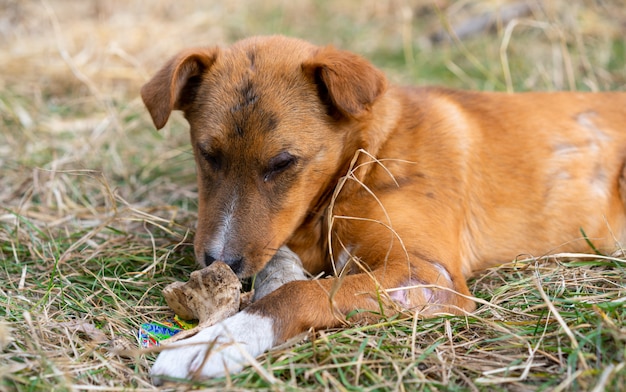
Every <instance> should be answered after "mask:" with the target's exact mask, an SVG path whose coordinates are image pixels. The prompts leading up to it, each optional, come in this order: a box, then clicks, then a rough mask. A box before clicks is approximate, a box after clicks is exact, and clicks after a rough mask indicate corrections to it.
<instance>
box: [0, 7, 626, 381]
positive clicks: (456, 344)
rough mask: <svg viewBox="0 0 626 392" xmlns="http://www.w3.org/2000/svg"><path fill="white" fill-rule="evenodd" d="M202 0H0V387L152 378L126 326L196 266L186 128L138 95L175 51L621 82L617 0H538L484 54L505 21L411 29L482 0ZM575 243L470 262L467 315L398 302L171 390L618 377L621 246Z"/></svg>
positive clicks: (482, 81)
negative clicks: (332, 57) (313, 48)
mask: <svg viewBox="0 0 626 392" xmlns="http://www.w3.org/2000/svg"><path fill="white" fill-rule="evenodd" d="M214 3H216V2H198V3H197V4H196V3H192V2H189V3H186V2H176V3H173V2H172V3H170V2H168V1H165V0H159V1H154V2H151V7H150V8H146V7H145V4H144V3H143V2H140V1H138V0H137V1H127V2H111V3H110V5H104V3H97V4H98V5H95V4H96V3H92V2H43V3H41V2H36V1H24V2H9V3H7V4H6V7H5V8H6V9H5V11H6V12H3V13H2V15H0V22H2V23H0V26H5V25H6V26H10V28H8V29H5V30H1V29H0V36H1V38H0V64H2V68H3V72H2V75H1V76H0V391H4V390H6V391H14V390H15V391H51V390H55V391H66V390H67V391H69V390H94V389H95V390H133V389H136V390H153V389H156V388H154V387H152V386H151V384H150V382H149V379H148V377H147V374H148V371H149V368H150V365H151V363H152V361H153V360H154V353H149V352H145V351H142V350H140V349H139V347H138V344H137V339H136V338H135V334H136V332H137V328H138V327H139V325H140V324H141V323H143V322H146V321H154V320H162V319H163V318H165V317H167V316H169V315H171V313H170V311H169V310H168V309H167V307H166V306H165V302H164V299H163V297H162V295H161V289H162V288H163V287H165V285H167V284H168V283H170V282H172V281H175V280H185V279H187V277H188V275H189V273H190V272H191V271H192V270H193V269H194V263H193V250H192V246H191V241H192V238H193V227H194V224H195V213H196V209H197V206H196V190H195V184H194V182H195V174H194V167H193V158H192V156H191V153H190V147H189V146H188V134H187V129H186V125H185V122H184V120H182V118H181V116H180V115H174V116H173V118H172V119H171V120H170V123H169V124H168V125H167V126H166V127H165V129H163V130H161V131H159V132H156V131H155V130H154V129H153V127H152V125H151V123H150V120H149V118H148V116H147V114H146V112H145V109H144V108H143V105H142V103H141V101H140V100H139V98H138V89H139V87H140V86H141V84H142V83H144V82H145V81H146V78H147V77H148V75H150V74H151V73H152V72H154V70H155V69H156V68H157V67H158V66H160V65H161V64H162V62H163V61H164V58H166V57H168V56H170V55H172V54H173V53H174V52H175V51H177V50H178V49H180V48H182V47H184V46H192V45H198V44H218V43H219V44H224V45H225V44H228V43H230V42H232V41H233V40H236V39H238V38H242V37H245V36H248V35H252V34H258V33H264V34H266V33H286V34H290V35H295V36H299V37H302V38H305V39H308V40H310V41H313V42H316V43H318V44H327V43H331V44H334V45H336V46H339V47H342V48H345V49H349V50H353V51H356V52H359V53H361V54H363V55H364V56H366V57H368V58H369V59H371V60H372V61H373V62H374V63H375V64H376V65H377V66H379V67H381V68H382V69H383V70H384V71H385V72H386V73H387V74H388V76H389V78H390V79H391V80H392V81H393V82H397V83H411V84H443V85H446V86H450V87H461V88H476V89H485V90H506V89H507V87H508V88H512V89H513V90H516V91H520V90H556V89H564V90H567V89H570V88H573V87H576V88H577V89H581V90H623V89H624V86H625V85H626V60H625V53H626V52H625V47H626V44H625V42H626V41H624V38H623V28H622V27H620V26H623V23H625V21H626V13H625V12H624V7H623V6H622V4H621V2H620V1H618V0H614V1H604V2H580V3H579V2H566V1H564V0H559V1H554V2H550V4H551V7H552V8H550V9H538V10H535V11H534V12H533V14H531V15H529V16H528V17H527V18H526V19H524V20H525V22H524V23H521V24H520V25H519V26H518V27H516V28H515V29H514V30H513V34H512V35H511V39H510V42H509V45H508V47H507V48H506V51H504V52H503V44H502V43H503V39H504V36H505V26H502V27H501V28H497V29H496V30H495V31H491V32H481V33H479V34H476V35H474V36H471V37H466V38H463V39H461V40H457V41H452V42H446V43H441V44H433V43H431V42H430V41H429V40H428V37H429V36H430V35H431V34H433V33H434V32H436V31H438V30H440V29H441V28H442V26H443V25H444V22H445V23H447V22H450V24H452V25H455V24H457V23H459V21H460V20H463V19H464V18H471V17H473V16H476V15H479V14H480V13H482V12H484V11H489V10H493V9H494V8H493V7H494V4H495V3H496V2H495V1H491V0H489V1H483V2H479V1H468V2H445V1H443V2H436V3H438V4H441V5H443V6H444V7H443V8H442V9H439V10H438V9H436V8H434V6H433V3H434V2H416V3H415V4H418V5H416V6H414V7H413V8H410V9H407V8H403V7H406V6H405V4H404V3H397V2H381V1H343V2H332V1H314V0H310V1H303V2H280V1H278V0H271V1H267V2H263V3H261V2H250V1H243V0H236V1H232V2H227V3H228V4H226V3H224V4H214ZM107 4H109V3H107ZM446 4H447V5H448V7H447V8H446V7H445V5H446ZM460 4H465V6H464V7H460V6H459V5H460ZM407 11H410V12H409V14H410V13H412V15H413V17H412V18H406V17H405V16H403V15H407ZM55 24H56V25H57V26H58V29H56V30H55V29H54V28H53V26H54V25H55ZM62 52H66V53H67V54H68V56H66V57H65V59H64V58H63V57H62V56H61V53H62ZM503 53H504V54H506V57H505V58H504V57H503ZM504 59H506V61H507V62H508V68H507V67H505V64H507V63H506V62H505V61H504ZM507 75H510V77H511V79H510V81H509V82H507ZM507 84H508V86H507ZM589 253H590V255H589V256H588V257H586V258H580V257H556V258H551V259H537V260H524V261H519V262H517V263H512V264H508V265H505V266H502V267H499V268H495V269H493V270H489V271H487V272H486V273H484V274H482V275H480V276H478V277H476V278H475V279H474V280H473V281H472V282H471V290H472V291H473V295H475V296H476V297H477V298H478V299H479V301H480V304H479V309H478V310H477V311H476V312H475V313H474V314H472V315H468V316H467V317H442V318H435V319H430V320H423V319H415V318H412V317H409V316H410V315H400V316H394V317H388V318H383V319H381V321H380V322H379V323H378V324H376V325H355V326H354V327H353V328H348V329H342V330H329V331H310V332H309V333H307V334H306V335H305V336H302V337H300V339H296V340H294V341H292V342H289V343H287V344H285V345H283V346H282V347H279V348H277V349H275V350H272V351H270V352H268V353H266V354H265V355H263V356H262V357H260V358H259V362H260V366H261V367H262V368H264V369H267V370H268V372H266V373H265V374H264V373H263V372H258V371H256V370H255V369H253V368H247V369H245V370H244V371H243V372H242V373H240V374H237V375H232V376H230V377H228V378H226V379H215V380H210V381H207V382H204V383H202V384H196V385H190V387H198V388H201V387H207V388H213V389H217V390H247V389H257V388H260V389H270V390H315V391H318V390H346V391H381V390H407V391H413V390H424V391H431V390H450V391H477V390H478V391H492V390H516V391H517V390H519V391H527V390H580V391H591V390H598V391H599V390H603V389H604V390H607V391H620V390H625V389H626V369H625V367H626V365H625V364H626V327H625V318H626V310H624V309H625V306H624V296H625V293H626V288H625V287H626V273H625V271H624V268H625V265H626V261H625V260H626V259H625V258H624V256H623V255H619V256H618V257H616V258H612V259H611V258H609V259H607V258H601V257H599V256H596V255H594V254H593V253H594V252H593V250H592V249H591V248H590V252H589ZM557 316H558V317H557ZM268 374H269V375H270V376H269V377H268V376H267V375H268ZM594 388H595V389H594Z"/></svg>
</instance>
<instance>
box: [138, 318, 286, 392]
mask: <svg viewBox="0 0 626 392" xmlns="http://www.w3.org/2000/svg"><path fill="white" fill-rule="evenodd" d="M275 340H276V338H275V336H274V329H273V320H272V319H271V318H269V317H263V316H260V315H256V314H251V313H248V312H246V311H243V312H240V313H237V314H236V315H234V316H233V317H230V318H227V319H226V320H224V321H221V322H219V323H217V324H215V325H213V326H211V327H209V328H206V329H203V330H202V331H200V332H198V333H197V334H196V335H194V336H192V337H190V338H189V339H184V340H181V341H178V342H176V343H172V344H171V345H168V346H165V350H163V351H162V352H161V353H160V354H159V356H158V358H157V360H156V361H155V362H154V365H153V366H152V370H151V371H150V376H151V377H152V381H153V383H154V384H155V385H159V384H161V378H162V377H167V378H177V379H193V378H199V379H203V378H210V377H220V376H223V375H225V374H226V373H227V372H228V373H236V372H239V371H240V370H241V369H243V367H244V366H245V365H248V364H249V363H250V360H249V358H255V357H256V356H258V355H260V354H262V353H263V352H265V351H267V350H269V349H270V348H272V346H273V345H274V342H275ZM209 348H211V350H210V351H209Z"/></svg>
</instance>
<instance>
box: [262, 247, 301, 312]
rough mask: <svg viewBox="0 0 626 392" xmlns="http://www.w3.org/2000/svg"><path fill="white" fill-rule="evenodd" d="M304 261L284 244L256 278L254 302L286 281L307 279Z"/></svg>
mask: <svg viewBox="0 0 626 392" xmlns="http://www.w3.org/2000/svg"><path fill="white" fill-rule="evenodd" d="M306 279H307V277H306V274H305V272H304V268H303V267H302V261H300V258H299V257H298V255H297V254H295V253H294V252H292V251H291V249H289V248H288V247H287V246H282V247H281V248H280V249H279V250H278V252H276V255H275V256H274V257H273V258H272V259H271V260H270V261H269V263H267V265H266V266H265V268H263V270H262V271H261V272H259V273H258V274H257V275H256V277H255V279H254V297H253V299H252V300H253V302H255V301H258V300H260V299H261V298H263V297H265V296H266V295H268V294H269V293H271V292H272V291H274V290H276V289H277V288H279V287H280V286H282V285H284V284H285V283H288V282H291V281H294V280H306Z"/></svg>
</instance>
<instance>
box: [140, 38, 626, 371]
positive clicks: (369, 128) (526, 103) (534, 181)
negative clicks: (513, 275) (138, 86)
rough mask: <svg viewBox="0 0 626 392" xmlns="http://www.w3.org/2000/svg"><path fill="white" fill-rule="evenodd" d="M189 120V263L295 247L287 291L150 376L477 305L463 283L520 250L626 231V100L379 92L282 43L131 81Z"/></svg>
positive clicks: (185, 60) (346, 68) (166, 111)
mask: <svg viewBox="0 0 626 392" xmlns="http://www.w3.org/2000/svg"><path fill="white" fill-rule="evenodd" d="M141 95H142V98H143V101H144V103H145V105H146V107H147V109H148V111H149V113H150V115H151V117H152V120H153V122H154V125H155V126H156V128H158V129H160V128H162V127H163V126H164V125H165V124H166V122H167V121H168V118H169V116H170V114H171V112H172V111H173V110H180V111H182V112H183V113H184V116H185V118H186V120H187V121H188V123H189V125H190V132H191V144H192V147H193V153H194V157H195V163H196V166H197V185H198V198H199V206H198V225H197V231H196V234H195V239H194V251H195V256H196V259H197V262H198V263H199V264H200V265H201V266H205V265H208V264H211V263H212V262H214V261H216V260H221V261H224V262H225V263H227V264H228V265H229V266H230V267H231V268H232V270H233V271H234V272H235V273H236V274H237V275H238V276H239V277H242V278H243V277H250V276H253V275H255V274H257V273H259V272H260V271H262V270H263V269H264V267H265V266H266V265H267V264H268V261H270V260H271V259H272V258H273V257H274V256H275V255H276V253H277V251H278V250H279V249H287V248H288V249H291V250H292V251H293V252H295V254H297V255H298V257H299V258H300V259H301V261H302V265H303V267H304V269H305V270H306V271H307V272H308V273H309V274H311V275H312V276H315V275H318V274H323V275H324V276H326V278H322V279H312V280H294V281H291V282H288V283H286V284H284V285H282V286H280V287H279V288H277V289H276V290H274V291H273V292H271V293H269V294H267V295H266V296H265V297H263V298H261V299H260V300H258V301H256V302H254V303H253V304H252V305H250V306H249V307H248V308H246V309H245V310H243V311H241V312H239V313H237V314H236V315H235V316H233V317H231V318H228V319H226V320H224V321H222V322H220V323H218V324H216V325H214V326H212V327H210V328H208V329H205V330H203V331H202V332H200V333H199V334H197V335H196V336H194V337H192V338H189V339H187V340H185V341H182V342H180V343H176V344H173V345H171V346H167V347H166V349H165V350H164V351H162V352H161V353H160V354H159V357H158V358H157V360H156V362H155V364H154V365H153V368H152V371H151V375H152V376H153V377H154V379H155V380H159V379H161V378H163V377H173V378H183V379H190V378H207V377H215V376H221V375H224V374H225V373H227V372H231V373H232V372H237V371H239V370H240V369H241V368H242V367H243V366H244V365H246V364H248V363H250V362H251V361H253V358H254V357H256V356H257V355H259V354H261V353H263V352H264V351H266V350H268V349H270V348H272V347H273V346H275V345H277V344H279V343H281V342H285V341H286V340H287V339H290V338H292V337H294V336H297V335H298V334H301V333H303V332H305V331H308V330H310V329H323V328H331V327H340V326H343V325H346V324H349V323H353V322H355V321H357V320H364V321H365V322H368V321H370V320H371V319H372V318H374V319H375V318H376V317H379V316H377V315H380V314H381V312H383V313H388V312H389V313H392V312H398V311H402V310H408V311H411V312H412V313H414V314H417V315H420V316H423V317H428V316H432V315H435V314H439V313H449V314H454V315H463V314H467V313H468V312H472V311H473V310H474V309H475V305H474V302H473V300H472V297H471V294H470V292H469V290H468V287H467V283H466V279H467V278H468V277H470V276H472V275H473V274H475V273H476V272H477V271H480V270H483V269H485V268H488V267H492V266H495V265H498V264H500V263H503V262H509V261H511V260H513V259H515V258H516V256H518V255H519V254H530V255H544V254H549V253H554V252H557V251H558V252H580V251H585V250H589V245H588V241H591V242H592V243H593V244H594V246H595V248H597V250H600V251H605V252H610V251H612V250H615V249H616V248H618V246H619V244H620V243H621V242H624V241H625V240H626V210H625V205H626V168H625V162H626V93H620V92H611V93H581V92H580V93H579V92H549V93H548V92H528V93H517V94H508V93H497V92H473V91H459V90H452V89H447V88H438V87H400V86H394V85H390V84H389V83H388V82H387V79H386V78H385V76H384V74H383V73H382V72H381V71H380V70H378V69H377V68H375V67H374V66H373V65H372V64H371V63H369V62H368V61H367V60H365V59H364V58H362V57H360V56H359V55H356V54H354V53H351V52H348V51H344V50H339V49H336V48H334V47H332V46H326V47H319V46H315V45H313V44H310V43H308V42H305V41H302V40H298V39H294V38H287V37H283V36H269V37H253V38H248V39H245V40H242V41H239V42H237V43H235V44H234V45H232V46H230V47H228V48H219V47H206V48H194V49H187V50H183V51H182V52H180V53H179V54H177V55H176V56H174V57H173V58H172V59H170V60H169V61H168V62H167V63H166V64H165V66H164V67H163V68H162V69H161V70H159V71H158V72H157V73H156V75H155V76H154V77H153V78H152V79H151V80H150V81H148V82H147V84H145V85H144V86H143V88H142V90H141Z"/></svg>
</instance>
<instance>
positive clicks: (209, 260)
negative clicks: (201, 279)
mask: <svg viewBox="0 0 626 392" xmlns="http://www.w3.org/2000/svg"><path fill="white" fill-rule="evenodd" d="M215 260H216V259H215V257H213V256H211V255H210V254H209V252H204V265H205V266H207V267H208V266H210V265H211V264H213V262H214V261H215Z"/></svg>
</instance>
